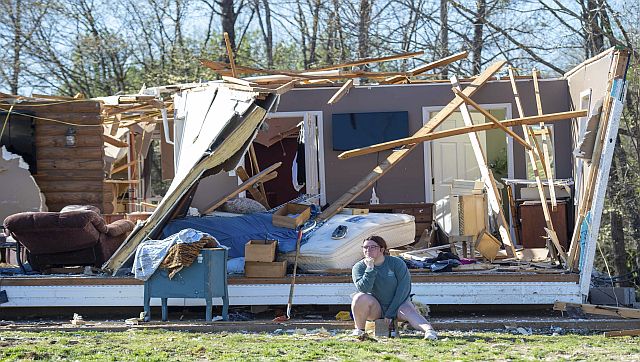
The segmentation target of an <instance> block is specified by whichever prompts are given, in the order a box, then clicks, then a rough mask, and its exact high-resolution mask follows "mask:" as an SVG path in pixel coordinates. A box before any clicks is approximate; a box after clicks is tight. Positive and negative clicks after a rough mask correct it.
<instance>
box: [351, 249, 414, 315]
mask: <svg viewBox="0 0 640 362" xmlns="http://www.w3.org/2000/svg"><path fill="white" fill-rule="evenodd" d="M351 276H352V278H353V283H354V284H355V285H356V288H357V289H358V291H359V292H361V293H367V294H371V295H373V296H374V297H375V298H376V299H377V300H378V302H379V303H380V306H381V307H382V313H383V314H384V317H385V318H396V316H397V315H398V308H400V306H401V305H402V303H404V302H405V301H407V300H409V295H410V294H411V276H410V275H409V269H407V265H406V264H405V263H404V261H403V260H402V259H400V258H397V257H395V256H389V255H387V256H385V257H384V262H383V263H382V264H380V265H377V266H374V267H373V269H372V270H367V266H366V264H365V263H364V260H360V261H359V262H357V263H356V265H354V266H353V268H352V269H351Z"/></svg>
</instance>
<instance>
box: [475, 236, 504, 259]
mask: <svg viewBox="0 0 640 362" xmlns="http://www.w3.org/2000/svg"><path fill="white" fill-rule="evenodd" d="M475 248H476V250H477V251H478V252H479V253H480V254H481V255H482V256H483V257H485V258H486V259H489V260H490V261H493V260H494V259H495V258H496V256H497V255H498V251H499V250H500V240H498V239H496V238H495V237H493V235H491V234H489V233H488V232H486V231H483V232H482V233H480V235H479V236H478V240H477V241H476V245H475Z"/></svg>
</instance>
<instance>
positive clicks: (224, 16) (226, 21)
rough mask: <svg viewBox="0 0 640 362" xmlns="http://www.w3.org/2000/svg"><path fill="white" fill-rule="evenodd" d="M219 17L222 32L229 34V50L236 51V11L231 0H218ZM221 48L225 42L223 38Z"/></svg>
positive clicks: (224, 45)
mask: <svg viewBox="0 0 640 362" xmlns="http://www.w3.org/2000/svg"><path fill="white" fill-rule="evenodd" d="M220 7H221V12H220V17H221V19H220V20H221V22H222V32H223V33H224V32H226V33H227V34H229V43H230V44H231V51H233V52H234V53H235V51H236V31H235V23H236V13H235V10H234V7H233V0H220ZM221 44H222V48H223V49H225V47H226V43H225V41H224V38H223V39H222V43H221Z"/></svg>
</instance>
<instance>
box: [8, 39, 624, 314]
mask: <svg viewBox="0 0 640 362" xmlns="http://www.w3.org/2000/svg"><path fill="white" fill-rule="evenodd" d="M416 55H420V54H412V55H410V56H416ZM407 56H409V55H407ZM465 56H466V53H460V54H456V55H454V56H451V57H449V58H445V59H443V60H440V61H437V62H434V63H431V64H428V65H426V66H423V67H421V68H417V69H413V70H411V71H408V72H401V73H375V72H362V71H343V70H340V68H346V67H350V66H353V65H358V64H366V63H367V62H374V61H384V60H388V59H369V60H364V61H362V62H360V63H358V62H353V63H350V64H344V65H341V66H336V67H334V68H329V69H323V70H321V71H317V72H306V73H297V72H283V71H267V70H256V69H252V68H246V67H241V66H235V64H233V61H232V62H231V68H230V69H228V68H227V65H225V64H223V63H215V62H209V61H203V64H204V65H205V66H208V67H210V68H212V69H214V70H216V71H217V72H219V73H220V74H221V75H223V81H218V82H210V83H203V84H189V85H180V86H175V87H159V88H152V89H147V90H143V91H141V94H139V95H131V96H114V97H107V98H103V99H99V100H93V101H89V100H87V101H82V100H75V101H73V100H49V103H51V104H53V105H49V106H48V107H63V106H64V107H68V108H69V109H76V107H85V106H87V105H91V104H94V105H95V106H94V107H98V108H99V110H98V111H95V110H94V111H92V112H93V113H91V114H90V115H85V116H83V117H77V118H73V119H69V123H73V124H78V123H79V122H77V121H76V120H77V119H82V120H83V122H85V123H86V124H91V125H94V126H96V125H97V126H98V127H79V126H74V127H69V126H68V125H66V124H62V125H60V124H58V125H57V128H56V127H55V126H53V125H52V124H51V123H50V122H47V119H49V118H55V117H53V116H49V117H47V116H38V113H37V112H38V111H39V110H40V109H38V108H37V107H36V106H37V105H38V104H45V103H46V102H45V101H44V100H42V99H39V100H34V99H31V100H28V99H22V100H21V99H19V98H16V97H13V96H8V95H2V97H3V98H2V99H0V101H1V102H2V109H3V111H2V112H3V113H2V114H3V115H5V117H6V118H7V119H8V118H9V115H11V113H12V112H13V115H11V117H15V116H17V115H22V116H23V117H27V116H28V117H32V120H31V122H32V124H34V125H35V126H34V127H32V128H35V136H33V139H35V140H36V142H35V145H34V147H33V149H37V148H38V147H51V148H50V149H48V150H47V152H44V151H43V152H38V153H37V156H36V155H34V159H35V161H34V164H35V165H36V166H37V167H38V168H37V172H36V171H35V169H33V168H31V172H32V173H33V174H34V178H35V181H36V182H37V184H38V185H39V186H40V190H42V192H43V194H44V196H45V199H46V202H47V205H48V206H49V209H50V210H54V211H59V210H60V209H61V208H62V207H63V206H65V205H63V203H64V201H72V202H66V204H70V203H72V204H89V205H93V206H94V207H97V208H99V209H100V210H101V211H102V213H104V214H109V215H104V217H103V219H104V220H102V219H101V222H100V221H95V222H94V221H92V223H93V224H94V225H97V226H96V229H97V231H96V232H97V233H98V234H100V235H102V234H104V235H105V236H98V237H97V238H95V239H96V240H94V241H92V242H89V241H87V240H85V239H83V237H82V236H77V235H71V234H64V231H60V230H56V232H58V233H60V234H64V236H62V237H60V241H59V243H60V245H64V243H65V241H64V240H63V239H65V238H67V239H69V240H73V242H74V243H76V244H78V245H79V246H76V247H75V249H65V248H64V247H59V248H58V249H52V248H50V247H47V245H46V244H47V242H48V240H50V238H51V237H52V236H51V232H49V234H47V233H48V231H47V230H45V229H43V230H41V231H42V233H41V234H40V235H38V229H37V228H35V229H34V227H36V226H38V225H41V224H39V222H40V221H42V222H46V220H39V219H38V217H33V218H32V219H31V220H28V221H29V222H30V223H27V222H26V221H24V223H27V230H29V232H27V231H24V230H19V227H20V225H19V224H20V223H19V222H15V221H14V222H13V224H14V225H17V226H14V227H12V222H11V220H10V219H11V217H10V218H9V219H8V220H9V221H8V222H7V221H6V222H5V225H6V226H7V227H8V232H9V233H11V235H12V236H13V238H14V239H16V240H17V241H18V243H17V244H18V245H22V246H23V248H22V249H19V248H18V251H17V253H16V252H13V258H15V257H16V256H17V257H18V259H19V257H20V256H21V254H25V251H24V247H26V249H27V250H26V255H22V256H26V258H27V259H28V260H29V261H30V262H32V261H36V262H35V263H34V264H35V265H36V266H38V263H37V261H38V260H40V261H41V265H40V266H41V267H43V269H45V268H44V266H43V265H45V264H51V265H53V264H55V261H53V259H54V258H55V257H56V256H59V255H60V254H59V253H68V254H71V255H68V257H69V258H71V260H72V261H71V262H70V263H68V264H67V263H62V262H60V264H66V265H93V266H100V268H101V270H102V274H97V275H92V276H86V275H77V276H75V275H47V276H42V275H32V274H28V275H23V274H22V273H16V274H14V275H2V276H0V281H1V285H2V288H3V289H5V290H6V291H7V295H8V296H9V298H8V299H9V300H8V302H7V303H4V304H3V305H2V306H3V307H22V306H48V305H57V306H76V305H94V306H140V305H142V303H143V289H144V290H145V291H146V286H143V281H141V280H139V279H136V278H134V277H133V276H131V273H130V272H131V270H132V265H133V266H134V267H133V269H134V271H135V270H137V269H136V267H139V268H138V269H140V270H142V269H144V268H145V267H146V266H140V265H142V264H144V263H142V264H140V263H139V260H137V259H136V250H138V251H140V250H142V249H143V248H144V246H145V245H150V244H153V243H154V240H173V239H176V238H178V239H179V238H181V237H192V236H193V235H200V236H201V235H202V233H206V234H209V235H211V236H213V237H214V238H215V240H216V241H217V242H218V243H219V244H221V245H223V246H225V247H226V248H227V250H226V253H228V257H229V262H228V269H229V270H228V271H229V272H231V271H232V270H231V269H234V268H235V267H234V265H232V262H233V261H235V263H236V264H238V263H239V265H240V269H242V267H244V273H245V274H246V275H243V274H239V275H234V274H230V275H229V278H228V294H225V296H223V299H224V298H225V297H226V298H228V302H229V303H230V304H232V305H265V304H266V305H268V304H286V303H287V302H289V304H291V302H292V299H291V297H292V296H293V303H294V304H349V303H350V297H349V295H350V294H351V293H352V292H353V291H354V287H353V285H352V282H351V275H350V267H351V266H352V265H353V264H354V263H355V262H356V261H357V260H359V258H360V257H361V251H360V245H361V242H362V240H363V239H364V238H365V237H367V236H369V235H373V234H376V235H381V236H382V237H384V238H385V239H386V240H387V241H388V243H389V245H390V247H391V248H392V250H391V252H392V253H394V254H396V255H399V256H401V257H402V258H404V259H405V260H406V261H407V264H408V265H409V266H410V267H411V274H412V281H413V293H414V294H415V297H414V299H415V300H417V301H420V302H423V303H428V304H495V303H501V304H552V303H554V302H555V301H556V300H563V301H567V302H570V303H582V302H584V301H586V298H587V295H588V293H589V284H590V279H591V272H592V270H593V260H594V254H595V247H596V240H597V236H598V232H599V226H600V218H601V215H602V207H603V201H604V196H605V190H606V186H607V179H608V173H609V168H610V165H611V159H612V155H613V149H614V146H615V139H616V134H617V128H618V123H619V120H620V116H621V112H622V107H623V103H622V102H621V100H622V99H623V97H624V92H625V76H626V70H627V64H628V53H627V52H626V51H624V50H616V49H611V50H609V51H607V52H605V53H602V54H600V55H598V56H596V57H594V58H592V59H589V60H587V61H585V62H584V63H582V64H580V65H579V66H577V67H576V68H574V69H573V70H571V71H570V72H568V73H566V74H565V75H564V76H563V77H561V78H557V79H539V74H538V73H537V72H536V71H535V70H534V71H533V73H530V74H529V75H524V74H522V72H521V74H520V76H516V75H515V74H514V71H513V69H511V68H509V69H508V73H507V74H508V76H507V77H506V78H505V77H503V78H500V77H498V75H499V73H500V72H501V71H505V70H507V68H506V66H505V64H506V62H504V61H499V62H496V63H495V64H492V65H490V66H489V67H487V69H486V70H485V71H484V72H483V73H482V74H480V75H478V76H476V77H474V78H471V79H460V80H458V79H456V78H455V77H454V78H452V79H451V80H450V81H424V80H419V79H416V77H417V76H419V75H420V74H421V73H423V72H425V71H427V70H430V69H435V68H437V67H440V66H442V65H446V64H447V63H449V62H453V61H457V60H460V59H462V58H464V57H465ZM388 58H389V59H396V58H397V57H396V58H393V57H388ZM255 73H262V74H264V73H266V74H268V75H266V76H257V77H247V78H239V75H238V74H255ZM358 78H368V79H369V81H370V82H369V83H367V84H366V85H356V83H357V82H355V81H354V79H358ZM345 79H347V80H346V81H345V82H344V83H343V84H338V86H333V85H334V82H339V81H343V80H345ZM169 95H171V97H168V96H169ZM163 98H164V99H163ZM56 102H57V103H56ZM74 102H76V103H77V104H75V103H74ZM63 104H64V105H63ZM29 105H30V107H31V108H30V109H31V110H32V111H31V112H28V111H25V110H28V108H29ZM12 119H13V118H12ZM72 120H73V122H71V121H72ZM13 123H16V122H12V124H13ZM156 128H158V130H157V131H156V130H155V129H156ZM96 130H98V131H97V132H96ZM46 132H54V133H55V132H57V133H55V137H52V135H53V133H52V134H51V135H49V136H48V137H46V136H43V135H45V134H46V135H48V134H47V133H46ZM157 133H161V134H162V135H161V140H162V142H161V144H162V146H161V148H162V166H163V169H162V172H163V173H173V174H174V175H173V181H172V183H171V185H170V186H169V189H168V191H167V192H166V194H165V195H164V197H163V198H162V199H161V201H160V202H159V204H157V205H152V204H150V203H148V202H147V201H148V200H146V199H145V195H147V191H146V187H148V183H149V181H148V176H147V175H148V166H145V159H146V158H147V156H148V155H147V153H148V150H149V144H150V142H151V139H152V136H153V135H154V134H157ZM54 139H55V140H54ZM56 140H57V141H56ZM60 140H61V141H60ZM91 140H98V142H99V146H98V147H99V148H100V151H99V152H98V153H99V154H98V155H97V157H95V159H94V160H92V159H91V157H92V156H91V155H92V154H89V153H84V152H82V153H81V152H71V153H69V151H73V150H74V148H73V146H78V145H79V144H83V145H87V146H86V147H94V146H95V145H93V144H89V143H90V142H92V141H91ZM47 142H53V143H52V144H51V145H50V146H49V145H48V144H47V145H46V146H45V143H47ZM56 142H57V143H56ZM102 142H104V145H105V146H104V152H102V146H103V144H102ZM4 143H5V138H3V144H4ZM70 143H74V144H72V145H71V146H70V145H69V144H70ZM82 147H85V146H82ZM55 148H58V149H60V150H59V151H56V152H58V154H57V155H58V156H57V159H53V160H51V161H49V162H46V160H45V159H44V157H56V156H51V155H52V154H51V153H50V152H53V151H54V150H55ZM79 149H80V147H78V148H77V150H79ZM65 151H67V153H64V152H65ZM4 154H5V153H3V159H2V162H3V165H4V164H9V163H10V162H11V161H10V160H8V157H5V156H4ZM6 154H9V153H6ZM71 154H72V155H73V156H72V157H71V156H69V157H68V158H69V159H70V160H65V161H62V160H61V159H60V158H65V157H67V155H71ZM167 156H171V157H167ZM85 158H86V159H85ZM103 159H104V160H103ZM95 160H97V161H98V162H103V163H104V164H106V167H107V172H106V175H107V176H106V177H105V172H103V170H102V168H101V167H103V166H102V165H103V163H100V165H101V166H100V167H96V168H95V170H94V169H93V168H85V169H82V167H83V166H82V165H84V164H92V165H93V163H92V162H94V161H95ZM63 162H67V163H73V165H74V167H76V166H77V168H79V169H80V170H77V171H76V172H72V171H62V170H66V169H65V168H64V166H62V164H63ZM49 164H51V165H52V167H51V168H49V169H47V165H49ZM55 166H57V167H55ZM2 167H3V168H2V169H0V178H1V177H3V173H4V174H5V175H8V174H9V173H12V174H13V173H15V172H18V171H19V170H15V168H16V166H10V167H8V166H2ZM74 167H70V168H74ZM5 169H6V170H7V171H6V172H2V171H5ZM45 170H46V171H45ZM85 173H86V174H85ZM94 174H95V177H93V178H91V177H90V175H94ZM74 177H75V178H77V179H75V178H74ZM21 179H22V180H24V179H25V177H24V176H23V177H22V178H21ZM94 183H95V185H94ZM3 184H4V180H3ZM24 187H26V186H24ZM83 192H84V193H86V194H87V197H86V198H83V197H81V196H82V195H83V194H82V193H83ZM247 192H248V193H247ZM47 193H51V196H48V195H47ZM89 194H90V195H93V196H89ZM244 194H246V195H244ZM72 195H76V196H75V197H76V198H75V199H66V198H65V199H64V200H60V199H56V197H57V196H58V197H61V196H64V197H66V196H70V197H71V196H72ZM77 195H80V196H77ZM95 195H99V196H95ZM242 196H246V197H244V198H243V197H242ZM91 197H93V198H91ZM251 199H253V200H251ZM38 200H39V199H38ZM38 200H35V199H34V200H31V201H30V202H31V204H30V206H29V209H24V208H23V210H22V211H37V210H40V211H42V208H40V204H38V202H37V201H38ZM247 200H249V201H247ZM245 201H246V202H245ZM143 207H149V208H150V210H152V212H147V213H142V214H141V213H139V212H138V213H136V212H134V211H142V210H143ZM258 210H261V211H263V212H253V213H247V212H248V211H258ZM267 210H268V211H269V212H265V211H267ZM73 212H76V213H78V214H80V216H77V217H78V218H82V215H81V214H82V213H83V212H85V211H81V210H80V211H78V210H76V211H72V213H73ZM125 212H129V213H128V216H126V217H125V216H121V217H122V218H125V219H132V220H135V221H137V224H136V225H135V228H134V227H133V222H131V221H130V220H118V221H119V223H117V222H113V221H114V220H115V219H117V218H118V217H117V216H114V215H110V214H112V213H115V214H123V213H125ZM242 212H244V213H242ZM141 215H142V216H141ZM4 216H9V215H3V217H4ZM57 217H59V215H58V216H57ZM143 218H146V220H140V219H143ZM107 222H110V224H107ZM116 223H117V224H116ZM131 229H132V230H131ZM190 230H191V231H190ZM196 230H197V231H196ZM181 233H182V234H181ZM189 233H192V234H189ZM193 233H195V234H193ZM94 234H95V233H94ZM122 234H125V235H128V236H127V237H126V239H124V240H119V241H117V242H116V245H117V248H114V247H113V245H114V244H113V242H110V241H109V240H112V239H114V238H118V237H120V235H122ZM176 235H178V236H177V237H176ZM189 235H191V236H189ZM107 236H108V237H107ZM94 237H95V235H94ZM172 238H173V239H172ZM198 241H201V240H198ZM209 241H210V240H209ZM209 241H207V242H209ZM272 241H275V242H272ZM173 242H175V240H173V241H171V243H173ZM207 242H204V243H201V244H202V245H201V247H202V246H204V245H207ZM208 245H211V244H208ZM75 250H80V251H82V252H87V253H93V259H92V260H91V261H90V262H88V263H86V262H85V263H82V262H79V261H77V260H76V259H73V258H74V256H77V253H76V252H75ZM245 253H246V255H245ZM147 255H150V254H147ZM242 257H244V258H245V259H240V258H242ZM10 261H11V259H10ZM160 262H161V260H152V262H151V264H155V265H154V267H157V264H159V263H160ZM199 262H200V261H199ZM144 265H147V264H144ZM287 265H288V266H289V272H288V273H287ZM56 266H60V265H56ZM291 266H293V267H294V268H293V273H291ZM50 272H53V269H52V270H51V271H50ZM286 274H288V275H286ZM147 276H148V275H147ZM140 279H143V278H140ZM225 280H226V279H225ZM291 282H293V283H294V284H295V293H294V294H290V291H292V290H293V288H292V287H291V288H290V286H292V285H293V284H290V283H291ZM225 283H226V282H225ZM225 288H226V284H225ZM288 297H289V299H288ZM145 299H146V298H145ZM145 302H146V300H145ZM151 303H152V304H154V305H159V303H160V302H159V301H158V300H155V299H152V300H151ZM165 303H168V304H169V305H203V304H204V303H205V302H204V300H202V299H192V298H187V297H186V296H185V297H184V298H170V299H169V300H168V302H167V301H166V300H163V304H165ZM207 303H210V300H209V301H208V302H207ZM218 303H219V302H218ZM208 317H209V315H208Z"/></svg>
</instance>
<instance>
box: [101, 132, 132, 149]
mask: <svg viewBox="0 0 640 362" xmlns="http://www.w3.org/2000/svg"><path fill="white" fill-rule="evenodd" d="M102 139H103V140H104V142H105V143H108V144H110V145H112V146H116V147H120V148H124V147H129V144H128V143H127V142H124V141H121V140H119V139H117V138H115V137H113V136H111V135H108V134H104V135H102Z"/></svg>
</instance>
